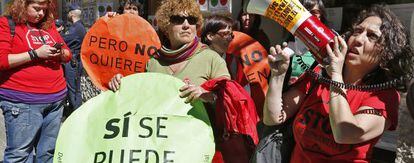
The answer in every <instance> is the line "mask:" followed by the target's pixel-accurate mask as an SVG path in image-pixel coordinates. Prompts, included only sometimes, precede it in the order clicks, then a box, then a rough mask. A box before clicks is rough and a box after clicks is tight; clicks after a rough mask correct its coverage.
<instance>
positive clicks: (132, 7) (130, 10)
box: [105, 0, 142, 17]
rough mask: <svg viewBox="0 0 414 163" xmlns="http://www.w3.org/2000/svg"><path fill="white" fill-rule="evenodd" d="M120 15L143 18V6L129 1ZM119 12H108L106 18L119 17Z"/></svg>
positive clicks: (121, 7)
mask: <svg viewBox="0 0 414 163" xmlns="http://www.w3.org/2000/svg"><path fill="white" fill-rule="evenodd" d="M118 12H119V13H120V14H134V15H138V16H142V4H141V3H139V2H138V1H135V0H127V1H126V2H125V3H124V4H123V5H122V6H120V9H119V11H118ZM117 14H118V13H117V12H107V13H106V14H105V16H107V17H113V16H115V15H117Z"/></svg>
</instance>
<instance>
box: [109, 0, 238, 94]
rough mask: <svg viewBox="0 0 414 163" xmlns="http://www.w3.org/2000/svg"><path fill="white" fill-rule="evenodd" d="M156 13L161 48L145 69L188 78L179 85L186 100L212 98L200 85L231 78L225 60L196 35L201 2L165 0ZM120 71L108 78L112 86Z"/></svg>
mask: <svg viewBox="0 0 414 163" xmlns="http://www.w3.org/2000/svg"><path fill="white" fill-rule="evenodd" d="M155 16H156V17H157V20H158V26H159V29H160V33H161V34H162V36H160V37H161V41H162V45H163V46H162V48H161V49H160V50H159V52H158V53H156V55H155V56H154V57H153V58H151V59H150V60H149V62H148V63H147V68H146V71H148V72H159V73H164V74H169V75H172V76H175V77H177V78H179V79H182V80H184V79H186V81H187V82H188V83H187V85H185V86H184V87H182V88H181V89H180V91H181V92H182V93H181V97H183V98H186V102H192V101H194V100H197V99H200V100H202V101H204V102H213V101H214V98H215V95H214V93H212V92H207V91H206V90H204V89H203V88H201V87H200V85H201V84H202V83H204V82H205V81H207V80H209V79H214V78H219V77H225V78H230V75H229V73H228V70H227V68H226V63H225V61H224V60H223V59H222V58H221V57H220V55H219V54H217V53H216V52H215V51H213V50H211V49H209V48H208V47H207V46H206V45H204V44H202V43H201V42H200V41H199V38H198V37H196V33H197V29H199V28H201V26H202V22H203V18H202V15H201V12H200V9H199V6H198V5H197V3H195V1H192V0H164V1H163V2H162V4H161V6H160V7H159V8H158V10H157V12H156V14H155ZM121 77H122V75H121V74H117V75H115V76H114V78H112V80H111V81H110V82H109V88H110V89H111V90H114V91H116V90H118V89H119V85H120V82H121V80H120V79H121Z"/></svg>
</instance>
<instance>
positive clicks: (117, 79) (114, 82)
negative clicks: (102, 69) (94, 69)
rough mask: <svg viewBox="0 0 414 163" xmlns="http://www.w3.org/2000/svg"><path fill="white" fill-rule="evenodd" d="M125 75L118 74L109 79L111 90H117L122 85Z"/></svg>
mask: <svg viewBox="0 0 414 163" xmlns="http://www.w3.org/2000/svg"><path fill="white" fill-rule="evenodd" d="M123 77H124V76H123V75H122V74H116V75H114V77H112V79H111V80H110V81H109V83H108V86H109V89H110V90H111V91H114V92H115V91H117V90H119V88H120V86H121V78H123Z"/></svg>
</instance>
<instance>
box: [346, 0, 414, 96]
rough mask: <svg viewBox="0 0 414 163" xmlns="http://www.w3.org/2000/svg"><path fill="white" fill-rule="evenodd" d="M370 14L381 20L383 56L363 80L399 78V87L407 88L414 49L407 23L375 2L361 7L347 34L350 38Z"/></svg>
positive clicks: (383, 80) (402, 89) (377, 80)
mask: <svg viewBox="0 0 414 163" xmlns="http://www.w3.org/2000/svg"><path fill="white" fill-rule="evenodd" d="M371 16H376V17H379V18H380V19H381V20H382V24H381V27H380V30H381V33H382V35H381V37H380V39H379V40H378V42H377V45H376V47H378V48H380V52H379V54H378V55H379V56H380V57H381V58H380V61H379V67H378V68H377V69H375V70H374V71H372V72H371V73H369V74H367V75H366V76H365V77H364V79H363V81H364V82H365V83H366V84H379V83H384V82H386V81H392V80H398V83H397V85H396V86H397V89H399V90H401V91H406V87H405V83H406V81H407V80H409V79H411V78H412V76H413V74H412V72H413V67H412V65H413V51H412V49H411V47H410V45H409V41H408V40H409V39H408V35H407V32H406V30H405V27H404V26H403V25H402V23H401V21H400V20H399V19H398V18H397V16H396V15H395V14H394V13H392V12H391V11H390V10H389V9H388V8H387V7H386V6H384V5H373V6H371V7H370V8H368V9H365V10H363V11H361V13H360V14H359V15H358V17H357V18H356V19H355V21H353V24H352V28H351V29H350V30H349V31H348V32H346V33H345V37H346V38H349V37H350V36H351V34H352V33H353V31H354V29H355V27H356V26H357V25H358V24H360V23H362V22H363V21H364V20H365V19H366V18H368V17H371Z"/></svg>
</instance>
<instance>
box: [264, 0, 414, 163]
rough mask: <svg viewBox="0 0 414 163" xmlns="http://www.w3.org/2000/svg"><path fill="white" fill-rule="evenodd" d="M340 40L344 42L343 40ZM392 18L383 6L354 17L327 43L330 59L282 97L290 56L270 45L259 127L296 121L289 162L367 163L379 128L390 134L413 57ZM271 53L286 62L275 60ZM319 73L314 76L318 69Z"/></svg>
mask: <svg viewBox="0 0 414 163" xmlns="http://www.w3.org/2000/svg"><path fill="white" fill-rule="evenodd" d="M345 40H346V41H345ZM407 44H408V41H407V35H406V34H405V31H404V27H403V25H402V24H401V22H400V21H399V20H398V18H397V17H396V16H395V15H394V14H393V13H391V11H390V10H389V9H387V8H385V7H383V6H377V5H375V6H372V7H371V8H369V9H367V10H364V11H362V12H361V13H360V15H359V17H358V18H357V19H356V21H355V22H354V23H353V26H352V30H350V31H349V32H347V33H346V38H345V39H343V38H342V37H340V36H339V37H335V38H334V43H333V45H331V46H330V45H327V46H326V49H327V51H328V56H327V60H328V62H327V63H326V64H325V65H324V66H323V68H322V67H317V68H316V69H315V70H316V72H315V71H314V72H312V71H309V72H307V73H305V74H304V75H303V76H301V77H300V78H299V79H298V82H296V84H294V85H293V86H292V88H291V89H289V90H288V91H286V92H284V93H282V87H283V82H284V80H283V79H284V76H285V74H286V70H287V68H288V65H289V56H288V55H287V54H286V53H285V52H283V51H282V48H281V47H280V46H279V45H277V46H276V47H272V48H271V55H269V64H270V66H271V71H272V73H271V77H270V86H269V91H268V94H267V97H266V102H265V107H264V123H265V124H267V125H277V124H281V123H284V122H285V121H286V120H287V119H289V118H294V122H293V133H294V137H295V140H296V145H295V147H294V150H293V153H292V156H291V162H294V163H296V162H297V163H310V162H318V163H324V162H336V163H341V162H358V163H362V162H369V161H370V159H371V154H372V149H373V147H374V145H375V144H376V142H377V141H378V139H379V137H380V136H381V135H382V134H383V132H384V130H394V129H395V127H396V126H397V120H398V113H397V112H398V105H399V102H400V95H399V93H398V91H397V88H402V89H403V90H404V89H405V88H404V86H405V80H406V79H409V78H410V77H411V76H412V72H413V69H412V68H411V65H412V64H413V53H412V51H410V50H408V51H407V50H405V49H407V48H409V46H407ZM276 55H282V56H283V58H284V60H282V61H276V58H275V57H276ZM319 70H320V71H319Z"/></svg>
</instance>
